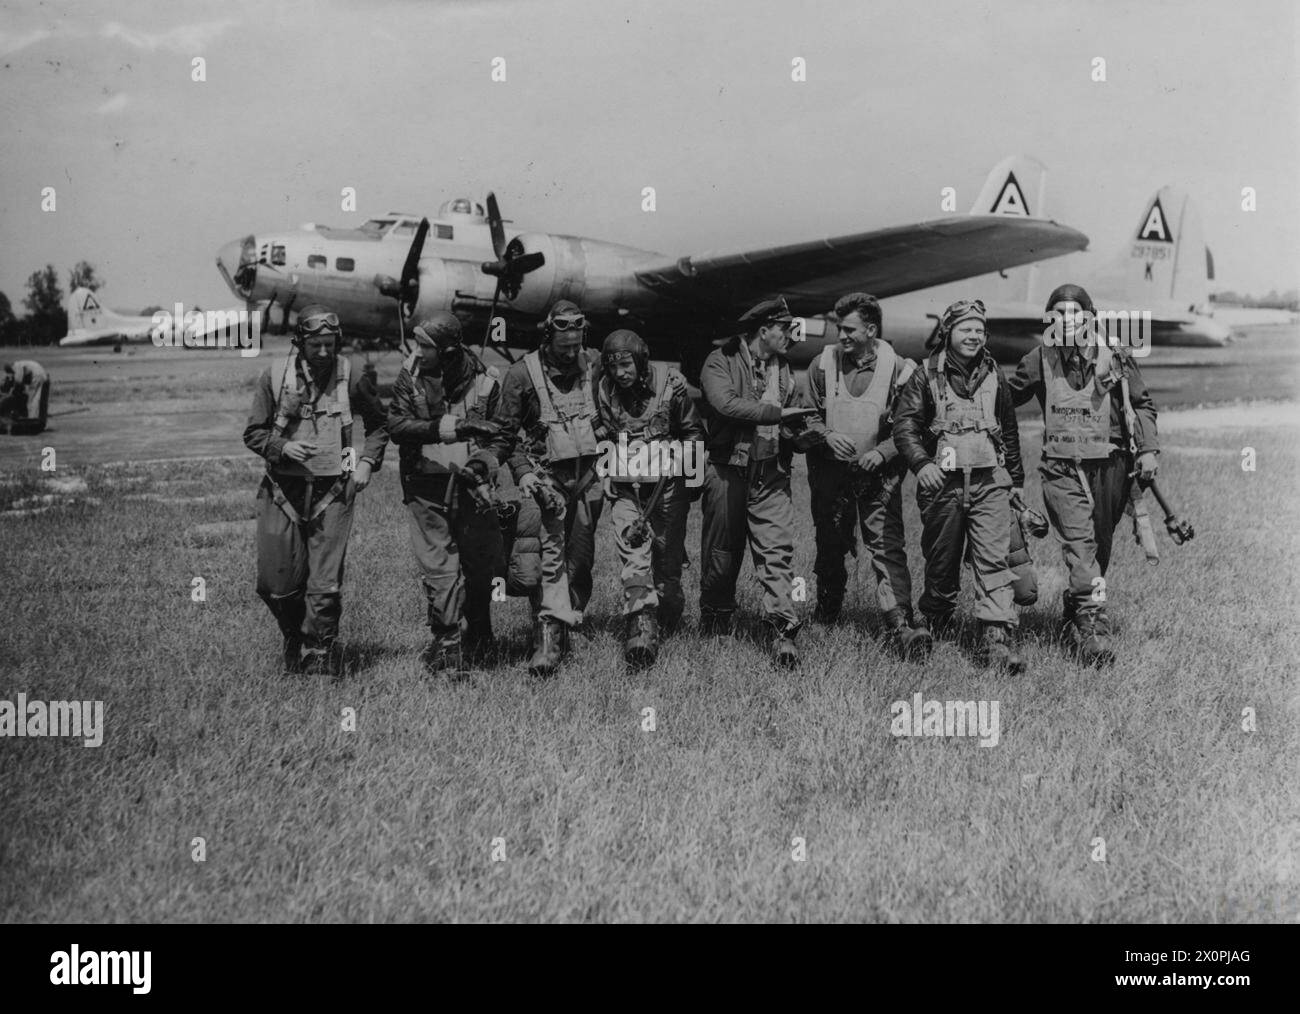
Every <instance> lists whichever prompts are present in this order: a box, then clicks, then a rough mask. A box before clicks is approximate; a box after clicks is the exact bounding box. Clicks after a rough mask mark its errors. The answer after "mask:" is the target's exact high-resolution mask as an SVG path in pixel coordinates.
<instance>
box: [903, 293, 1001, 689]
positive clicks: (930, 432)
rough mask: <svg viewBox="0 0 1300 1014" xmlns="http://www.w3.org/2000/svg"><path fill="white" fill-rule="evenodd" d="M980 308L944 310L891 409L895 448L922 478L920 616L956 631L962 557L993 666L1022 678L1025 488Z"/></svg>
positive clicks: (967, 303)
mask: <svg viewBox="0 0 1300 1014" xmlns="http://www.w3.org/2000/svg"><path fill="white" fill-rule="evenodd" d="M986 344H987V335H986V332H985V312H984V304H983V303H981V302H980V301H979V300H964V299H963V300H959V301H958V302H956V303H953V304H952V305H951V306H949V307H948V309H947V310H945V311H944V314H943V318H942V319H941V320H940V322H939V327H938V328H936V330H935V333H934V336H933V337H932V339H931V341H930V343H928V344H927V351H928V352H929V356H928V357H927V358H926V360H925V364H924V366H923V368H922V369H920V370H917V371H916V372H915V373H914V374H913V375H912V378H911V380H909V381H908V382H907V384H906V386H904V388H903V392H902V394H901V395H900V396H899V399H898V405H897V407H896V408H895V410H894V443H895V444H896V446H897V447H898V451H899V453H900V454H901V455H902V456H903V457H904V458H905V459H906V460H907V463H908V466H909V467H910V468H911V469H912V471H913V472H914V473H915V474H916V479H917V493H916V499H917V504H918V506H919V507H920V508H921V521H922V524H923V526H924V527H923V530H922V533H921V549H922V551H923V552H924V554H925V592H924V594H922V596H921V602H920V607H921V612H922V613H923V614H924V616H925V618H926V620H927V621H928V623H929V626H930V628H931V630H933V631H934V632H935V633H936V634H937V633H941V632H943V631H945V630H946V629H948V628H949V627H950V626H951V624H952V618H953V611H954V609H955V608H956V605H957V592H958V589H959V587H960V582H961V565H962V560H963V558H965V559H966V560H967V561H968V562H969V563H970V567H971V570H972V572H973V574H974V578H975V618H976V619H978V620H979V621H980V622H981V624H982V625H983V628H984V629H983V644H982V655H983V657H984V660H985V662H986V663H987V664H988V665H990V666H1005V667H1007V668H1008V669H1010V670H1011V671H1012V672H1023V671H1024V670H1025V663H1024V661H1023V660H1022V658H1021V657H1020V655H1019V653H1018V651H1017V650H1016V647H1015V633H1016V629H1017V626H1018V624H1019V618H1018V617H1017V615H1016V608H1015V604H1014V601H1013V591H1012V584H1013V582H1014V581H1015V575H1014V574H1013V573H1012V571H1011V569H1010V568H1009V567H1008V566H1007V556H1008V554H1009V552H1010V543H1011V498H1012V493H1013V487H1014V493H1015V495H1016V496H1017V497H1018V496H1019V494H1020V492H1021V491H1022V490H1023V488H1024V485H1025V473H1024V468H1023V466H1022V465H1021V462H1020V432H1019V429H1018V428H1017V426H1016V413H1015V408H1014V407H1013V406H1012V404H1011V393H1010V391H1009V389H1008V388H1007V384H1006V381H1005V380H1004V379H1003V377H1002V374H1001V372H1000V371H999V369H998V365H997V363H996V362H995V361H994V359H993V356H992V355H990V354H989V351H988V349H987V347H986Z"/></svg>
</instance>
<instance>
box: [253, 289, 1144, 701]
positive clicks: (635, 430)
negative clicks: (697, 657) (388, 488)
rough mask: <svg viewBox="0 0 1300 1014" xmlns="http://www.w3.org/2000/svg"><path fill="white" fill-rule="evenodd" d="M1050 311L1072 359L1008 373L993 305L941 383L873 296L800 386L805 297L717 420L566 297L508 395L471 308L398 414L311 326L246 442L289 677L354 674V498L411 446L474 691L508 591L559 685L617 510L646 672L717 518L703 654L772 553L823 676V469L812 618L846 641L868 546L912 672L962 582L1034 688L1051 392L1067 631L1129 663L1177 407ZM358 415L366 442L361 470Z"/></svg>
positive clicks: (1082, 317) (838, 315) (304, 322)
mask: <svg viewBox="0 0 1300 1014" xmlns="http://www.w3.org/2000/svg"><path fill="white" fill-rule="evenodd" d="M1047 309H1048V310H1049V311H1050V312H1052V313H1054V314H1059V315H1060V318H1061V321H1062V323H1063V335H1064V339H1065V340H1064V341H1063V342H1062V343H1060V344H1059V345H1052V346H1049V345H1046V344H1045V345H1043V346H1041V347H1038V348H1035V349H1033V350H1032V351H1030V352H1029V353H1028V354H1026V355H1025V356H1024V358H1023V359H1022V360H1021V361H1020V362H1019V364H1018V365H1017V367H1016V369H1015V372H1014V373H1013V374H1012V375H1010V376H1004V375H1003V373H1002V371H1001V370H1000V369H999V367H998V365H997V363H996V362H995V361H994V359H993V357H992V355H991V354H990V352H989V350H988V348H987V340H988V339H987V333H986V325H987V321H986V315H985V308H984V305H983V304H982V303H981V302H980V301H978V300H962V301H959V302H956V303H954V304H952V305H951V306H949V307H948V308H947V310H946V311H945V312H944V314H943V316H942V318H941V320H940V322H939V325H938V326H937V327H936V329H935V332H934V334H933V335H932V337H931V339H930V341H929V343H928V345H927V349H926V353H927V354H926V357H925V359H924V361H923V362H921V363H919V364H918V363H915V362H913V361H911V360H908V359H906V358H904V357H902V356H900V355H899V354H897V353H896V352H895V351H894V349H893V347H892V346H891V345H890V343H889V341H888V340H887V339H886V337H885V335H884V330H883V321H882V316H881V309H880V305H879V303H878V302H877V301H876V300H875V299H874V298H873V297H871V296H869V295H867V294H865V293H851V294H849V295H846V296H844V297H843V298H842V299H840V300H839V301H838V302H837V303H836V305H835V309H834V319H835V320H836V322H837V324H838V341H837V343H835V344H831V345H828V346H827V347H826V348H824V349H823V350H822V351H821V354H820V356H819V357H818V358H817V359H816V360H814V361H813V363H812V364H811V366H810V368H809V369H808V371H807V375H806V383H801V382H800V381H799V380H798V379H797V378H796V376H795V374H794V373H793V372H792V371H791V369H790V366H789V364H788V362H787V361H786V353H787V351H788V349H789V345H790V342H791V339H792V333H791V330H792V325H793V323H794V318H793V316H792V315H791V313H790V311H789V309H788V306H787V304H786V302H785V300H784V299H783V298H781V297H776V298H774V299H768V300H764V301H763V302H761V303H759V304H758V305H757V306H755V307H753V308H752V309H750V310H749V311H748V312H747V313H745V314H744V316H743V317H741V318H740V321H739V324H740V326H741V328H742V331H741V333H739V334H737V335H736V336H734V337H732V338H731V339H729V340H728V341H727V342H725V343H724V344H723V345H722V346H721V347H719V348H716V349H714V350H713V351H712V352H711V353H710V354H709V356H708V357H707V358H706V360H705V361H704V364H703V367H702V370H701V375H700V386H701V389H702V399H701V406H700V410H699V411H697V408H696V405H695V402H694V401H693V399H692V397H691V395H690V393H689V391H688V388H687V384H686V381H685V379H684V377H683V376H682V374H681V373H679V372H678V371H677V370H675V369H673V368H670V367H668V366H666V365H664V364H661V363H652V362H651V361H650V355H649V350H648V348H647V346H646V343H645V342H644V341H643V340H642V339H641V338H640V337H639V336H638V335H637V334H636V333H634V332H633V331H629V330H617V331H614V332H613V333H611V334H610V335H608V336H607V337H606V338H605V340H604V342H603V344H602V346H601V350H600V351H599V352H596V351H594V350H592V349H589V348H588V347H587V339H588V332H589V322H588V321H587V319H586V317H585V315H584V314H583V312H582V310H581V309H580V308H579V307H578V306H577V305H575V304H574V303H572V302H570V301H568V300H561V301H559V302H557V303H556V304H555V305H554V306H553V307H552V308H551V311H550V313H549V314H548V315H547V317H546V319H545V322H544V324H543V336H542V341H541V343H540V347H539V348H538V349H537V350H535V351H532V352H529V353H527V354H526V355H524V356H523V358H522V359H521V360H520V361H518V362H516V363H514V364H513V365H512V366H511V367H510V368H509V369H508V370H506V371H505V373H504V376H503V375H502V374H501V373H500V371H498V370H497V369H496V368H494V367H492V366H489V365H486V364H485V363H484V362H483V361H482V360H481V359H480V357H479V356H478V355H477V354H476V353H475V352H474V351H473V349H472V348H471V347H470V346H469V345H468V344H467V343H466V342H465V340H464V336H463V333H462V330H461V325H460V322H459V320H458V319H457V318H456V317H455V316H454V315H453V314H451V313H448V312H438V313H434V314H432V315H431V316H429V317H428V318H426V319H425V320H422V321H421V322H420V323H419V324H418V326H416V327H415V328H414V329H413V331H412V333H411V336H410V342H409V345H408V356H407V358H406V360H405V362H404V364H403V367H402V370H401V372H400V374H399V375H398V377H397V380H396V383H395V384H394V386H393V391H392V397H391V399H390V403H389V405H388V408H387V409H385V408H384V406H383V404H382V402H381V400H380V398H379V395H378V391H377V389H376V386H375V382H374V379H373V377H372V376H369V375H367V374H366V373H364V372H360V373H357V372H353V371H352V370H351V368H350V365H349V361H348V359H347V357H346V356H342V355H340V354H339V343H340V341H341V339H342V329H341V327H340V325H339V320H338V317H337V316H336V315H335V314H334V313H332V312H331V311H330V310H329V309H328V308H327V307H324V306H311V307H308V308H305V309H304V310H303V311H302V312H301V313H300V314H299V318H298V325H297V330H296V335H295V339H294V343H293V346H292V351H291V352H290V353H289V355H287V356H285V357H283V358H281V359H277V360H275V361H274V362H273V363H272V365H271V367H270V368H269V369H268V370H267V371H265V372H264V373H263V374H262V376H261V378H260V380H259V384H258V388H257V391H256V394H255V397H254V405H253V412H252V415H251V417H250V419H249V423H248V426H247V428H246V430H245V433H244V441H245V443H246V444H247V446H248V447H249V448H250V449H252V450H253V451H255V452H256V453H258V454H260V455H261V456H262V457H263V458H265V460H266V475H265V477H264V479H263V482H262V487H261V491H260V493H259V514H258V523H257V545H258V581H257V588H258V593H259V594H260V595H261V597H262V598H263V600H264V601H265V602H266V603H267V605H268V607H269V608H270V609H271V612H272V614H273V615H274V616H275V617H276V620H277V622H278V623H279V626H280V630H281V633H282V635H283V651H284V655H283V662H284V668H285V670H286V671H287V672H317V671H322V672H335V671H337V667H338V661H339V660H338V653H337V637H338V624H339V614H340V603H341V586H342V581H343V567H344V557H345V553H346V549H347V541H348V535H349V533H350V530H351V524H352V510H353V502H354V498H355V496H356V494H357V492H358V491H360V490H362V489H364V488H365V487H366V485H367V484H368V483H369V482H370V479H371V475H372V472H373V471H374V470H376V469H378V468H379V467H380V466H381V464H382V462H383V456H384V448H385V445H386V443H387V442H388V441H389V440H390V439H391V440H392V441H393V442H394V443H396V444H397V445H398V449H399V469H400V476H401V485H402V495H403V500H404V502H405V505H406V507H407V510H408V514H409V527H410V535H411V544H412V549H413V551H414V555H415V559H416V561H417V563H418V566H419V570H420V575H421V582H422V585H423V588H424V593H425V598H426V601H427V606H428V624H429V628H430V632H431V641H430V644H429V649H428V651H427V652H426V655H425V659H424V662H425V666H426V668H427V669H428V670H429V671H430V672H431V673H435V674H437V673H446V674H448V675H451V676H461V675H464V674H465V673H466V671H467V670H468V669H469V668H470V667H472V666H475V665H480V664H483V663H484V662H485V661H486V660H487V659H488V658H490V657H491V656H492V654H493V652H494V648H495V639H494V635H493V630H492V622H491V605H492V600H493V589H494V587H495V586H496V585H497V584H498V583H500V581H499V579H503V578H504V579H505V582H504V583H505V586H506V587H508V588H509V590H510V592H511V593H512V594H517V595H525V596H527V597H528V599H529V601H530V604H531V607H532V617H533V653H532V656H531V658H530V659H529V662H528V667H529V671H530V672H531V673H533V674H534V675H538V676H547V675H550V674H553V673H554V672H555V671H556V670H557V668H558V667H559V666H560V664H561V663H562V661H563V659H564V657H565V655H566V654H567V652H568V649H569V640H570V635H571V633H573V632H574V631H575V630H582V629H584V628H585V627H586V622H585V617H586V615H587V612H588V606H589V603H590V600H591V596H592V590H593V581H592V565H593V563H594V560H595V548H596V529H597V525H598V523H599V520H600V516H601V514H602V512H604V511H605V510H606V509H608V511H609V514H610V518H611V522H612V526H613V529H614V545H615V547H616V550H617V552H618V557H619V562H620V565H621V571H620V582H621V587H622V611H623V615H624V618H625V619H624V623H625V627H624V638H623V645H624V657H625V659H626V661H627V663H628V664H629V665H630V666H633V667H644V666H648V665H650V664H652V663H653V662H654V661H655V659H656V657H657V653H658V650H659V643H660V638H661V636H663V635H664V634H666V633H671V632H672V631H673V630H675V629H676V628H678V626H679V625H680V624H681V622H682V619H683V615H684V612H685V607H686V602H685V598H684V595H683V591H682V580H681V578H682V569H683V565H684V563H685V561H686V555H687V553H686V525H687V516H688V513H689V508H690V505H691V503H692V502H693V500H694V499H696V498H697V496H699V497H700V498H701V499H702V510H703V521H702V538H701V546H700V554H699V572H700V596H699V627H700V631H701V633H704V634H706V635H724V636H725V635H729V634H731V633H732V632H733V630H734V629H735V623H736V618H735V614H736V608H737V602H736V585H737V580H738V578H739V576H740V572H741V568H742V565H743V562H744V554H745V551H746V547H748V550H749V553H750V556H751V557H752V560H753V568H754V573H755V576H756V578H757V580H758V583H759V585H760V586H761V590H762V591H761V608H762V613H763V621H764V625H765V628H766V632H767V639H768V641H769V644H770V647H771V651H772V656H773V660H774V661H775V663H776V664H778V665H780V666H782V667H786V668H794V667H797V666H798V665H799V652H798V648H797V646H796V638H797V636H798V633H799V631H800V628H801V627H802V626H803V619H802V617H801V615H800V609H799V608H798V605H799V603H798V602H797V601H796V586H797V582H796V579H795V575H794V533H795V529H796V526H797V524H798V523H799V522H798V521H797V520H796V511H795V507H794V503H793V500H792V496H791V482H790V480H791V462H792V458H793V455H794V454H795V453H796V452H798V453H803V454H805V455H806V456H807V463H808V483H809V489H810V493H811V502H812V521H813V526H814V532H815V539H816V559H815V563H814V574H815V576H816V581H817V587H816V605H815V608H814V610H813V613H812V620H813V622H815V623H818V624H827V625H829V624H834V623H836V622H838V621H839V619H840V615H841V611H842V607H843V602H844V595H845V588H846V585H847V577H848V575H847V570H846V567H845V557H846V556H847V555H848V554H850V553H852V554H854V555H856V553H857V537H858V531H859V530H860V532H861V538H862V544H863V546H864V547H865V549H866V552H867V555H868V556H869V557H870V562H871V568H872V571H873V573H874V575H875V579H876V601H877V604H878V606H879V610H880V617H881V624H882V627H883V629H884V632H885V635H886V638H887V640H888V642H889V643H890V644H891V645H892V647H893V649H894V650H896V651H897V652H899V653H900V654H901V655H902V656H903V657H906V658H912V659H921V658H924V657H925V656H926V655H928V653H929V652H930V650H931V648H932V646H933V642H934V640H935V639H936V638H944V637H954V636H956V634H957V632H958V631H959V630H960V628H961V625H960V624H959V623H958V622H957V619H956V606H957V599H958V591H959V587H960V578H961V570H962V564H963V562H964V563H966V564H967V565H969V567H970V570H971V572H972V576H973V591H974V597H975V604H974V610H973V619H974V620H976V621H978V622H979V624H980V625H981V628H982V631H981V636H980V640H979V650H978V655H979V657H980V659H981V660H982V661H983V662H984V663H985V664H987V665H989V666H996V667H1002V668H1005V669H1009V670H1010V671H1012V672H1023V671H1024V670H1025V662H1024V660H1023V657H1022V656H1021V654H1020V651H1019V649H1018V647H1017V636H1016V631H1017V627H1018V609H1017V605H1018V603H1020V604H1023V603H1024V602H1025V601H1028V600H1026V599H1022V598H1021V596H1020V595H1019V591H1018V589H1019V585H1018V583H1017V573H1018V572H1017V570H1016V568H1015V567H1013V566H1012V563H1011V562H1010V561H1011V559H1012V558H1013V543H1015V541H1016V531H1017V528H1016V525H1017V518H1018V516H1019V512H1020V511H1023V510H1025V509H1026V507H1025V504H1024V492H1023V491H1024V482H1025V473H1024V465H1023V463H1022V460H1021V452H1020V440H1019V432H1018V428H1017V423H1016V413H1015V408H1016V406H1017V405H1019V404H1022V403H1024V402H1026V401H1028V400H1029V399H1030V398H1031V397H1037V399H1038V401H1039V404H1040V406H1041V407H1042V411H1043V415H1044V425H1045V433H1044V441H1043V453H1042V463H1041V465H1040V473H1041V476H1042V488H1043V497H1044V501H1045V504H1046V508H1047V513H1048V517H1049V518H1050V520H1051V524H1052V527H1053V528H1054V529H1055V531H1056V533H1057V535H1058V537H1059V539H1060V541H1061V543H1062V545H1063V554H1064V559H1065V563H1066V566H1067V568H1068V570H1069V588H1068V589H1067V591H1066V592H1065V596H1064V606H1063V634H1064V636H1065V639H1066V642H1067V643H1068V644H1069V645H1070V646H1071V648H1072V649H1073V651H1074V652H1075V653H1076V654H1077V656H1078V657H1079V658H1080V659H1081V660H1082V661H1083V662H1085V663H1087V664H1103V663H1106V662H1109V661H1113V659H1114V651H1113V647H1112V644H1111V639H1110V630H1109V624H1108V620H1107V615H1106V609H1105V595H1104V594H1102V595H1098V593H1097V591H1098V579H1099V578H1101V579H1103V580H1102V584H1103V586H1104V576H1105V573H1106V569H1107V565H1108V563H1109V561H1110V549H1111V541H1112V537H1113V535H1114V531H1115V528H1116V526H1117V525H1118V523H1119V520H1120V516H1121V514H1122V511H1123V509H1124V507H1125V505H1126V504H1127V503H1128V500H1129V497H1130V495H1131V491H1132V486H1133V483H1134V482H1135V480H1144V481H1149V480H1150V479H1151V478H1152V477H1154V475H1155V471H1156V455H1157V453H1158V448H1157V445H1156V412H1155V406H1154V404H1153V403H1152V400H1151V397H1150V394H1149V393H1148V392H1147V389H1146V386H1145V385H1144V384H1143V382H1142V379H1141V376H1140V374H1139V373H1138V371H1137V367H1136V365H1135V364H1134V362H1133V360H1132V359H1131V357H1129V356H1128V355H1126V354H1122V353H1120V352H1119V351H1115V350H1111V349H1110V348H1109V347H1108V346H1107V345H1106V343H1105V342H1099V341H1094V340H1089V339H1090V337H1092V336H1090V335H1089V334H1087V333H1086V332H1087V331H1088V329H1089V327H1090V326H1091V325H1090V323H1089V322H1090V321H1091V320H1092V314H1093V306H1092V303H1091V301H1090V300H1089V298H1088V295H1087V293H1086V292H1084V291H1083V290H1082V289H1080V288H1079V287H1077V286H1062V287H1061V288H1059V289H1057V290H1056V291H1055V292H1054V293H1053V294H1052V296H1051V297H1050V298H1049V301H1048V306H1047ZM1125 399H1127V403H1126V401H1125ZM354 411H355V412H356V414H357V415H359V416H360V417H361V420H362V422H363V427H364V446H363V449H362V451H361V453H360V456H359V457H358V455H357V452H356V450H355V449H354V448H353V441H352V421H353V413H354ZM615 446H618V447H620V448H623V449H624V450H625V451H626V450H627V449H628V448H632V449H634V450H637V449H640V450H646V449H648V450H649V453H648V454H647V455H645V456H643V458H642V459H641V460H642V461H643V462H644V461H647V460H648V461H651V462H657V463H660V464H661V465H662V467H655V468H651V469H648V470H647V469H645V468H640V469H631V468H619V467H610V462H611V460H615V461H619V462H625V461H626V459H625V458H622V457H617V456H615V457H614V458H611V455H610V453H609V450H610V448H612V447H615ZM661 446H662V447H664V448H667V449H668V450H666V451H665V452H664V453H663V454H660V452H659V449H658V448H659V447H661ZM688 446H691V447H694V448H701V449H702V454H703V457H704V467H703V469H702V476H700V477H699V480H700V481H699V482H696V483H690V482H688V474H687V471H686V470H685V469H684V468H682V467H680V466H681V465H682V464H683V457H684V456H683V454H682V448H685V447H688ZM687 457H688V456H687ZM909 471H910V472H912V473H913V474H914V475H915V476H916V480H917V482H916V489H917V494H916V495H917V504H918V507H919V508H920V515H921V523H922V532H921V540H920V541H921V550H922V553H923V555H924V558H925V581H924V589H923V591H922V594H921V596H920V598H919V600H918V601H917V602H916V605H915V607H914V605H913V597H912V582H911V575H910V572H909V569H908V560H907V551H906V539H905V532H904V521H903V517H904V515H903V484H904V478H905V477H906V474H907V472H909ZM1031 598H1032V596H1031Z"/></svg>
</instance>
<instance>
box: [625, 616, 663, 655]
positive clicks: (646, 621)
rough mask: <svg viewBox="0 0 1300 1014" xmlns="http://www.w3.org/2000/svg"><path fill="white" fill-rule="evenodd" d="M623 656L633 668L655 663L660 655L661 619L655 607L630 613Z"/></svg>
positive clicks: (626, 619)
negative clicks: (656, 613)
mask: <svg viewBox="0 0 1300 1014" xmlns="http://www.w3.org/2000/svg"><path fill="white" fill-rule="evenodd" d="M624 624H625V626H624V630H623V658H624V660H625V661H626V662H627V664H628V666H630V667H631V668H633V669H644V668H645V667H647V666H651V665H654V661H655V659H656V658H658V657H659V620H658V618H657V617H656V615H655V610H654V609H653V608H645V609H639V610H637V611H636V612H635V613H629V614H628V615H627V617H626V618H625V620H624Z"/></svg>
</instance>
